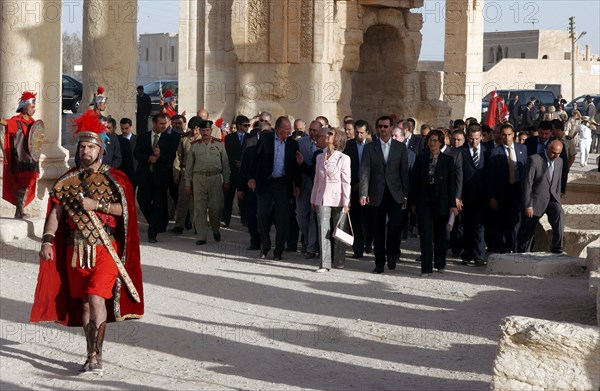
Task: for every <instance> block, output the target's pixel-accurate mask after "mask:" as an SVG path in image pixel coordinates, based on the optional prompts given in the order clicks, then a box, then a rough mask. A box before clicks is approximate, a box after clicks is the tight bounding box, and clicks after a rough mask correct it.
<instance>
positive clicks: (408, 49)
mask: <svg viewBox="0 0 600 391" xmlns="http://www.w3.org/2000/svg"><path fill="white" fill-rule="evenodd" d="M456 3H461V4H462V3H464V6H465V7H467V4H468V3H469V1H467V0H461V1H458V2H456ZM422 5H423V0H359V1H338V0H335V1H334V0H326V1H314V0H285V1H277V2H275V1H268V0H225V1H218V2H215V1H209V0H198V1H190V2H184V1H182V2H180V14H181V15H187V17H186V18H181V23H180V28H179V32H180V41H179V42H180V45H179V48H180V51H179V95H180V105H181V107H184V108H187V109H188V112H189V111H190V109H191V108H194V109H196V108H201V107H205V108H207V109H208V110H209V112H210V116H211V117H218V116H223V117H225V118H227V119H229V118H230V117H232V116H233V115H236V114H238V113H243V114H246V115H250V116H252V115H254V114H256V113H258V112H259V111H263V110H266V111H270V112H272V113H273V115H275V116H278V115H284V114H289V115H294V116H296V117H298V118H304V119H306V118H314V117H316V116H317V115H325V116H327V117H328V118H329V119H330V120H331V121H332V123H334V124H338V123H339V122H340V121H341V119H342V117H343V116H344V115H346V114H352V115H353V116H354V118H365V119H368V120H370V121H372V120H373V119H375V118H376V117H377V116H379V115H385V114H391V113H395V114H396V115H398V116H399V117H407V116H413V117H415V118H416V119H417V120H418V121H419V122H421V123H423V122H429V123H432V124H435V125H438V124H446V123H447V121H448V120H449V119H450V111H451V110H450V107H449V106H448V104H446V103H444V102H442V101H441V99H442V86H441V83H439V82H438V81H437V80H439V77H438V78H436V77H431V75H430V74H429V73H428V72H417V71H416V68H417V62H418V58H419V53H420V49H421V39H422V35H421V33H420V29H421V27H422V25H423V18H422V15H421V14H419V13H412V12H411V9H414V8H419V7H421V6H422ZM481 39H483V38H481ZM482 42H483V41H482ZM463 56H464V53H463ZM480 67H481V64H480ZM464 71H465V70H463V71H462V72H463V73H464ZM480 73H481V72H480ZM478 110H479V108H478Z"/></svg>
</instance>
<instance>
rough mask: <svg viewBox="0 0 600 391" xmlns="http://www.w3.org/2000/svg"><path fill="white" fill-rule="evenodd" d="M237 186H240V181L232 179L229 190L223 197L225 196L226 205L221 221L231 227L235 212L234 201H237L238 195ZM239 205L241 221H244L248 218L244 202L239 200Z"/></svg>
mask: <svg viewBox="0 0 600 391" xmlns="http://www.w3.org/2000/svg"><path fill="white" fill-rule="evenodd" d="M237 186H238V181H237V179H234V178H232V179H231V180H230V183H229V190H228V191H225V192H223V196H224V200H225V201H224V202H225V203H224V205H223V213H222V215H221V221H223V222H224V223H225V224H227V225H229V223H231V213H232V210H233V200H234V199H236V198H237V197H236V195H237ZM237 203H238V209H239V212H240V220H244V221H245V219H246V216H245V214H244V213H243V212H245V210H244V201H240V200H239V199H238V200H237Z"/></svg>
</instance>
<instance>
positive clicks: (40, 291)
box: [30, 168, 144, 326]
mask: <svg viewBox="0 0 600 391" xmlns="http://www.w3.org/2000/svg"><path fill="white" fill-rule="evenodd" d="M77 170H78V169H77V168H73V169H71V170H69V171H68V172H67V173H66V174H65V175H63V176H62V177H61V178H59V181H60V180H61V179H62V178H64V177H65V176H66V175H69V174H71V173H73V172H76V171H77ZM106 175H107V177H108V178H109V179H111V180H112V181H113V183H114V184H115V185H116V187H117V189H118V191H119V193H120V194H121V200H122V202H123V216H122V221H121V222H120V223H119V225H120V226H121V227H122V228H123V229H122V230H118V231H117V234H116V235H115V239H116V241H117V244H118V254H119V257H120V258H121V261H122V262H123V263H124V265H125V269H126V270H127V273H128V274H129V277H131V280H132V281H133V284H134V285H135V288H136V289H137V291H138V293H139V295H140V299H141V301H140V303H136V301H135V300H134V299H133V297H131V295H130V294H129V291H127V288H126V287H125V284H123V283H122V281H121V278H120V277H118V278H117V281H116V283H115V287H114V290H113V297H112V299H108V300H106V309H107V313H108V316H107V322H115V321H121V320H126V319H137V318H141V317H142V316H143V315H144V292H143V286H142V266H141V263H140V238H139V232H138V224H137V215H136V211H135V198H134V195H133V186H132V185H131V182H130V181H129V179H128V178H127V175H125V174H124V173H123V172H122V171H120V170H117V169H114V168H111V169H109V170H108V172H107V173H106ZM53 202H54V201H53V200H52V199H51V200H50V201H49V202H48V213H50V210H51V207H52V205H53ZM67 233H68V224H67V214H66V213H63V216H62V218H61V221H60V222H59V226H58V229H57V231H56V236H55V238H54V241H53V244H52V250H53V252H54V259H52V260H44V261H40V270H39V274H38V282H37V287H36V289H35V297H34V301H33V308H32V309H31V318H30V322H58V323H61V324H63V325H65V326H82V301H81V299H79V298H73V297H71V296H70V292H69V282H68V275H67V267H70V263H69V261H68V260H67V256H66V252H67V251H66V250H67V240H66V239H67Z"/></svg>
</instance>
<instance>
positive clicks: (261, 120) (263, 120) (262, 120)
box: [258, 119, 269, 122]
mask: <svg viewBox="0 0 600 391" xmlns="http://www.w3.org/2000/svg"><path fill="white" fill-rule="evenodd" d="M258 121H259V122H269V120H266V119H259V120H258Z"/></svg>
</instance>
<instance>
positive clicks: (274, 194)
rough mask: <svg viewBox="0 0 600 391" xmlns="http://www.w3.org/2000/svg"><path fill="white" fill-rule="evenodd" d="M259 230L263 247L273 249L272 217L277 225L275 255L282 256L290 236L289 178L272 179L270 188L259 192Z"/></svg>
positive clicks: (266, 249) (265, 249)
mask: <svg viewBox="0 0 600 391" xmlns="http://www.w3.org/2000/svg"><path fill="white" fill-rule="evenodd" d="M257 198H258V232H259V233H260V242H261V246H262V249H263V250H264V251H268V250H270V249H271V238H270V236H269V232H270V230H271V219H270V217H271V216H272V218H273V224H274V225H275V251H274V255H275V256H281V254H283V250H284V249H285V244H286V241H287V237H288V225H289V216H290V212H289V205H290V196H289V193H288V185H287V180H286V179H285V178H282V179H272V180H271V182H270V183H269V188H268V189H267V190H266V191H265V192H263V193H262V194H258V197H257Z"/></svg>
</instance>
